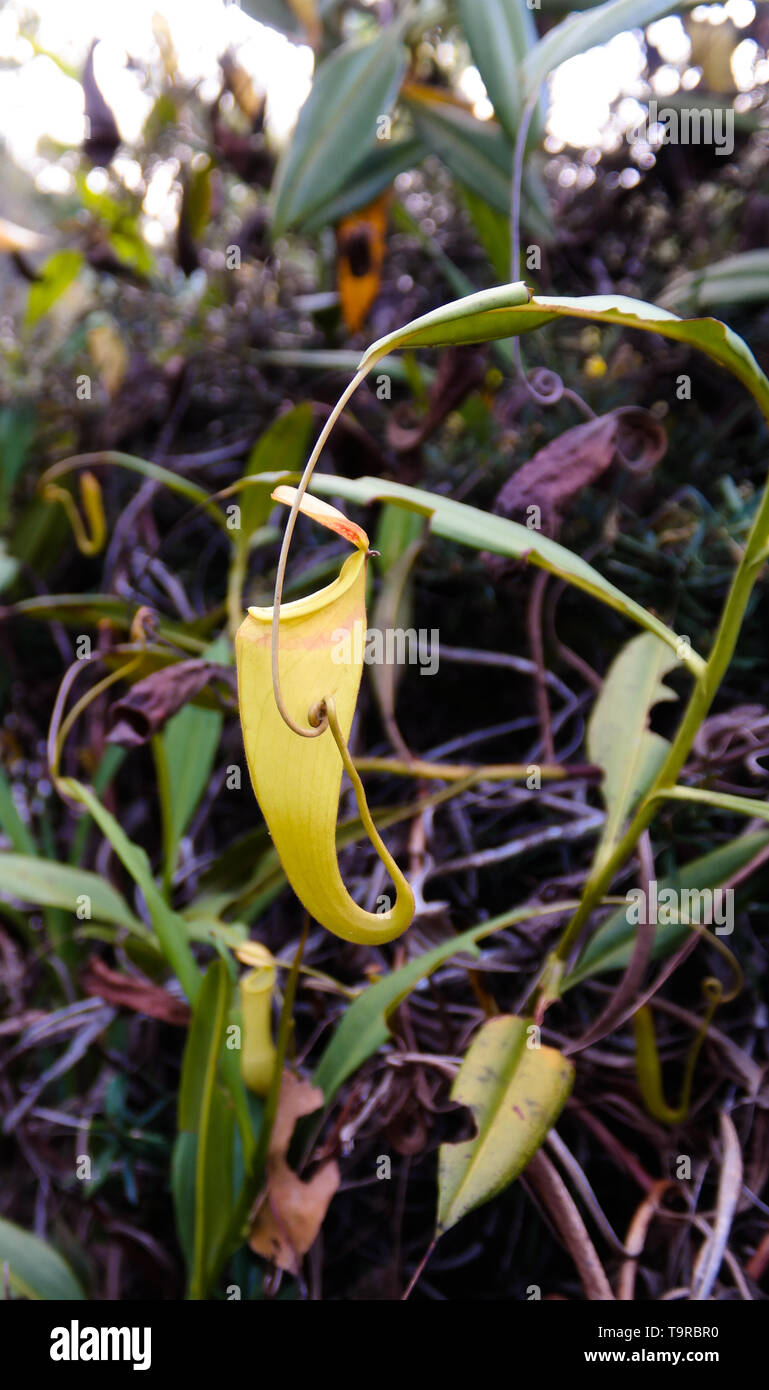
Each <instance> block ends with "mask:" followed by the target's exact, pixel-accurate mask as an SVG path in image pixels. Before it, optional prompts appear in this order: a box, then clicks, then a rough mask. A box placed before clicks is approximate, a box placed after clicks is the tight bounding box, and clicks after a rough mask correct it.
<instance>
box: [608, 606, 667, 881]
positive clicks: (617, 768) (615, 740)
mask: <svg viewBox="0 0 769 1390" xmlns="http://www.w3.org/2000/svg"><path fill="white" fill-rule="evenodd" d="M677 665H678V661H677V658H676V656H675V653H674V652H671V650H670V648H669V647H666V646H665V645H664V643H662V642H660V641H659V639H658V638H657V637H654V636H653V635H652V633H650V632H641V633H639V635H638V636H637V637H634V638H633V640H632V641H631V642H628V643H627V645H626V646H625V647H623V648H622V651H621V652H620V654H619V656H617V657H616V658H615V660H614V661H613V662H612V664H611V666H610V667H609V670H608V672H607V674H606V678H605V680H604V683H603V685H602V687H601V691H600V694H599V695H598V698H597V700H596V702H595V704H594V706H593V712H592V714H591V716H590V719H589V721H588V726H587V754H588V758H589V760H590V762H591V763H597V764H598V766H599V767H602V768H603V772H604V777H603V783H602V785H601V791H602V794H603V799H604V802H605V805H606V823H605V825H604V829H603V834H602V836H601V841H600V844H599V846H598V850H597V853H596V864H599V863H601V862H602V861H603V859H605V858H606V857H607V856H608V855H609V854H611V852H612V850H613V848H614V846H615V845H616V843H617V841H618V839H619V836H620V832H621V830H622V827H623V825H624V823H625V821H626V819H627V817H628V816H629V815H630V812H631V811H632V810H633V809H634V807H635V806H636V805H637V804H638V802H639V800H640V799H641V797H642V796H643V794H644V792H647V791H648V790H649V787H650V786H651V785H652V782H653V781H654V779H655V777H656V776H657V773H658V772H659V770H660V768H661V767H662V764H663V763H664V761H665V758H666V757H667V753H668V749H669V747H670V744H669V743H668V741H667V739H665V738H662V736H661V735H660V734H655V733H653V732H652V730H651V729H650V728H649V722H648V721H649V711H650V710H651V708H652V707H653V706H654V705H656V704H657V703H658V702H659V701H660V700H675V699H676V698H677V697H676V695H675V694H674V692H673V691H672V690H670V689H669V688H668V687H667V686H666V685H663V683H662V681H663V678H664V677H665V676H666V675H667V674H668V672H669V671H672V670H673V669H674V668H675V667H676V666H677Z"/></svg>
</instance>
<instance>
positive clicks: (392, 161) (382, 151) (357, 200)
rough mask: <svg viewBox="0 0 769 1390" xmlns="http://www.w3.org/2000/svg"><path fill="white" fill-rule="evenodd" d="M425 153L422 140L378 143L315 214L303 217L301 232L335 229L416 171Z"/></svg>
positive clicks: (379, 141) (380, 141)
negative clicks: (408, 171)
mask: <svg viewBox="0 0 769 1390" xmlns="http://www.w3.org/2000/svg"><path fill="white" fill-rule="evenodd" d="M426 154H427V150H426V149H425V147H424V145H423V144H422V141H421V140H416V139H410V140H378V141H377V144H376V148H375V149H373V150H371V151H370V152H369V153H368V154H367V155H366V158H365V159H364V160H363V163H362V164H360V165H359V166H358V167H357V168H355V169H353V171H352V173H351V174H350V176H349V178H348V179H347V181H346V182H345V185H344V187H343V188H341V189H340V190H339V192H338V193H337V194H336V196H335V197H334V198H329V200H328V202H324V203H323V204H322V205H321V206H320V207H319V208H318V209H317V211H316V212H314V213H313V214H312V215H311V216H309V217H307V218H305V220H304V222H303V223H302V231H303V232H305V233H308V234H309V233H311V232H317V231H320V229H321V227H334V226H336V224H337V222H339V221H341V219H342V218H343V217H347V215H348V214H349V213H351V212H357V211H358V208H363V207H366V206H367V205H368V204H369V203H372V202H373V201H374V199H375V198H378V197H379V194H380V193H384V191H385V189H386V188H389V187H390V185H391V184H392V183H393V182H394V181H395V179H396V178H397V177H398V174H402V173H403V172H404V171H405V170H406V169H415V168H416V166H417V165H418V164H421V162H422V160H423V159H424V157H425V155H426Z"/></svg>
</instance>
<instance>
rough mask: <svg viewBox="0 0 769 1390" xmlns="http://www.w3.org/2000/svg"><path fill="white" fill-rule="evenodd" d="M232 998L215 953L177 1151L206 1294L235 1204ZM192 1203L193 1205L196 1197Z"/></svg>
mask: <svg viewBox="0 0 769 1390" xmlns="http://www.w3.org/2000/svg"><path fill="white" fill-rule="evenodd" d="M231 997H232V982H231V980H230V975H229V971H228V969H227V965H226V963H225V962H224V961H223V960H215V961H214V962H213V963H212V964H211V965H210V966H209V967H208V970H207V971H206V974H205V976H204V978H203V982H202V984H201V986H200V991H199V993H198V998H197V1001H196V1004H195V1009H194V1013H193V1017H192V1023H191V1025H190V1031H189V1035H188V1038H187V1046H186V1048H185V1052H184V1062H183V1064H182V1079H181V1086H180V1090H179V1131H180V1135H182V1136H183V1135H185V1134H187V1135H194V1136H195V1147H194V1183H193V1182H192V1163H193V1149H192V1145H191V1143H190V1142H189V1140H186V1141H184V1142H183V1143H182V1145H181V1146H179V1147H178V1148H177V1151H176V1153H175V1156H174V1175H173V1176H174V1197H175V1201H176V1205H177V1213H178V1224H179V1230H180V1234H181V1238H182V1241H183V1244H184V1245H185V1246H189V1244H190V1231H191V1232H192V1240H191V1245H192V1267H191V1270H190V1290H191V1294H192V1297H193V1298H203V1297H205V1295H206V1293H207V1291H208V1288H209V1286H210V1283H211V1280H212V1279H213V1277H214V1275H215V1274H216V1269H215V1261H216V1258H217V1255H218V1252H219V1248H220V1246H221V1244H222V1241H223V1240H224V1237H225V1234H226V1232H227V1230H228V1227H229V1223H230V1220H231V1218H232V1210H233V1191H232V1171H233V1165H232V1160H233V1145H234V1133H235V1111H234V1108H233V1106H232V1103H231V1101H230V1099H229V1097H228V1096H227V1093H226V1091H225V1090H224V1088H223V1086H222V1083H221V1060H222V1057H223V1053H224V1045H225V1030H226V1027H227V1018H228V1015H229V1010H230V1003H231ZM191 1201H193V1202H194V1208H193V1211H192V1212H191V1211H190V1202H191Z"/></svg>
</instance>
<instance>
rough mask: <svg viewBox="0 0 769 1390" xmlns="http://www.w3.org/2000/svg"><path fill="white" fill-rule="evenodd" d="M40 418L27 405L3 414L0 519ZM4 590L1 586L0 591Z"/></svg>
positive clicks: (0, 423)
mask: <svg viewBox="0 0 769 1390" xmlns="http://www.w3.org/2000/svg"><path fill="white" fill-rule="evenodd" d="M36 424H37V416H36V413H35V411H34V410H32V409H31V408H30V406H28V405H19V406H15V405H6V406H3V409H2V410H0V518H2V519H4V518H5V513H6V509H7V506H8V501H9V499H10V496H11V492H12V490H13V486H14V483H15V482H16V479H17V477H18V476H19V473H20V471H21V469H22V468H23V466H24V460H25V459H26V457H27V453H28V452H29V446H30V444H31V443H32V440H33V439H34V436H35V427H36ZM1 587H2V586H1V585H0V588H1Z"/></svg>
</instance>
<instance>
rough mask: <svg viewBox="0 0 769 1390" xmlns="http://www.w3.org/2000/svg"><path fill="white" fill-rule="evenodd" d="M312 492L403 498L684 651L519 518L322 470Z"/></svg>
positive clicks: (451, 533)
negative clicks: (598, 602)
mask: <svg viewBox="0 0 769 1390" xmlns="http://www.w3.org/2000/svg"><path fill="white" fill-rule="evenodd" d="M312 490H313V491H315V492H318V493H321V494H325V495H327V496H330V497H344V498H346V500H347V501H350V502H361V503H368V502H373V501H382V502H400V503H401V505H402V506H405V507H411V508H412V509H413V510H414V511H419V512H422V513H423V514H424V515H425V516H427V517H429V518H430V530H431V532H432V533H433V535H436V536H443V537H444V538H445V539H446V540H452V541H458V542H459V543H460V544H461V545H469V546H472V548H473V549H475V550H491V551H493V552H494V553H495V554H497V555H509V556H512V557H515V558H519V559H520V558H525V559H526V560H527V561H528V562H529V563H531V564H533V565H537V566H538V567H539V568H540V569H545V570H547V571H548V572H549V573H550V574H554V575H557V576H558V578H560V579H565V580H566V581H567V582H568V583H570V584H574V585H575V587H576V588H578V589H582V590H583V591H584V592H585V593H587V594H591V595H592V596H593V598H597V599H600V600H601V602H602V603H606V604H608V606H609V607H610V608H614V609H616V610H617V611H618V612H619V613H623V614H624V615H625V617H627V618H630V619H632V620H633V622H636V623H638V624H639V625H640V626H641V627H645V628H647V629H648V630H649V631H650V632H653V633H656V635H657V636H658V637H659V638H661V640H662V641H663V642H665V643H666V644H667V645H668V646H669V647H672V649H673V650H674V651H677V650H678V649H679V646H680V638H678V637H677V636H676V634H675V633H674V632H673V631H672V630H671V629H670V628H668V627H666V626H665V624H664V623H663V622H661V621H660V619H659V618H657V617H656V616H655V615H654V614H653V613H649V612H648V611H647V609H645V608H643V607H642V605H641V604H640V603H636V602H635V600H634V599H632V598H630V597H628V595H627V594H623V592H622V590H621V589H617V588H616V587H615V585H614V584H611V583H610V582H609V580H608V579H604V577H603V575H601V574H599V573H598V571H597V570H595V569H593V567H592V565H589V564H588V563H587V561H586V560H583V559H582V558H581V557H580V556H579V555H574V554H573V553H572V551H570V550H567V549H566V547H565V546H563V545H559V544H558V542H557V541H552V540H550V539H549V537H547V536H544V535H542V533H541V532H539V531H532V530H529V528H528V526H522V525H521V524H520V523H519V522H516V521H508V520H507V519H506V518H505V517H499V516H492V515H490V513H488V512H484V511H480V510H479V509H478V508H477V507H471V506H468V504H467V503H466V502H454V501H453V500H452V499H451V498H448V497H442V496H440V495H439V494H438V493H433V492H425V491H424V490H423V489H422V488H415V487H408V486H406V485H405V484H403V483H388V482H384V481H383V480H382V479H380V478H336V477H329V476H327V475H325V474H322V473H320V474H318V473H316V474H314V476H313V480H312ZM699 661H700V658H699V657H697V656H696V655H693V656H692V658H691V660H690V664H692V663H694V664H696V663H697V662H699Z"/></svg>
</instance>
